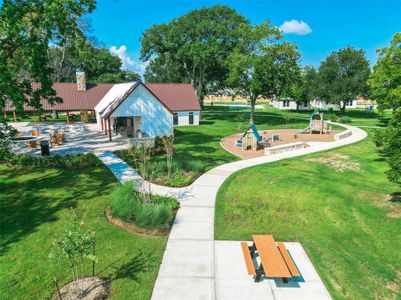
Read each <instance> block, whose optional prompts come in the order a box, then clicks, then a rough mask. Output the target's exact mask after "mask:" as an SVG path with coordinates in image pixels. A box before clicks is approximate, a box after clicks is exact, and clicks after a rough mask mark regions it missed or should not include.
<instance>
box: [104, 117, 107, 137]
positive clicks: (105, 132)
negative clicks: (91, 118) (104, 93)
mask: <svg viewBox="0 0 401 300" xmlns="http://www.w3.org/2000/svg"><path fill="white" fill-rule="evenodd" d="M104 134H105V135H107V119H104Z"/></svg>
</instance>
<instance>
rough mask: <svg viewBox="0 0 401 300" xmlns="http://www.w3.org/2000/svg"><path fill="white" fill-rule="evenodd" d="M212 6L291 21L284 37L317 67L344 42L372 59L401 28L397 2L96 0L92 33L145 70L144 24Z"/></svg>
mask: <svg viewBox="0 0 401 300" xmlns="http://www.w3.org/2000/svg"><path fill="white" fill-rule="evenodd" d="M213 4H226V5H228V6H230V7H232V8H234V9H236V10H237V11H238V12H239V13H240V14H242V15H244V16H245V17H246V18H247V19H249V20H250V21H251V23H261V22H263V21H264V20H266V19H269V20H270V21H271V22H272V23H273V24H274V25H277V26H280V25H282V24H283V23H284V22H285V21H292V20H295V21H292V22H291V23H290V24H289V25H292V26H290V29H289V30H290V31H291V30H292V31H295V33H287V34H285V38H286V39H288V40H290V41H292V42H296V43H297V44H298V46H299V50H300V51H301V54H302V63H303V64H312V65H315V66H318V65H319V63H320V61H322V60H323V59H324V58H325V57H326V56H327V55H328V54H329V53H330V52H331V51H333V50H336V49H339V48H342V47H345V46H348V45H352V46H354V47H357V48H362V49H364V50H365V51H366V56H367V58H368V59H369V60H370V61H371V63H374V62H375V61H376V53H375V51H376V49H377V48H380V47H383V46H386V45H387V44H388V42H389V40H390V39H391V37H392V36H393V34H394V33H395V32H397V31H398V32H399V31H401V0H397V1H388V0H382V1H380V0H376V1H372V0H364V1H361V0H353V1H345V0H339V1H334V0H313V1H301V0H298V1H296V0H292V1H286V0H284V1H283V0H281V1H279V0H276V1H270V0H265V1H262V0H226V1H217V0H216V1H202V0H180V1H179V0H176V1H174V0H164V1H160V0H159V1H152V0H147V1H143V0H98V4H97V9H96V11H95V12H93V13H92V14H90V15H89V16H88V18H89V19H91V20H92V25H93V27H94V32H93V35H95V36H96V37H97V38H98V39H99V40H100V41H101V42H102V43H103V44H104V46H105V47H108V48H111V47H113V48H112V49H113V51H115V52H116V53H118V54H119V55H120V56H121V57H122V58H123V60H124V63H125V66H126V67H127V68H129V69H133V70H136V71H140V70H143V68H144V65H143V64H142V63H141V62H140V61H139V51H140V37H141V34H142V33H143V32H144V31H145V30H146V29H147V28H149V27H150V26H152V25H153V24H155V23H164V22H168V21H169V20H171V19H173V18H176V17H178V16H180V15H182V14H184V13H186V12H188V11H190V10H192V9H194V8H200V7H204V6H212V5H213ZM301 21H303V22H304V23H301ZM305 23H306V24H305ZM287 27H288V26H287ZM309 31H310V32H309ZM308 32H309V33H308ZM297 33H298V34H297ZM299 33H303V35H300V34H299ZM121 46H123V47H121ZM120 47H121V48H120Z"/></svg>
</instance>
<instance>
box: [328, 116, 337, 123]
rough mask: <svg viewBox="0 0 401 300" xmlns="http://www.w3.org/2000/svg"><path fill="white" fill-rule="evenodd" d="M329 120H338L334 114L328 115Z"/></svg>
mask: <svg viewBox="0 0 401 300" xmlns="http://www.w3.org/2000/svg"><path fill="white" fill-rule="evenodd" d="M329 119H330V121H331V122H337V121H338V116H337V115H335V114H331V115H330V117H329Z"/></svg>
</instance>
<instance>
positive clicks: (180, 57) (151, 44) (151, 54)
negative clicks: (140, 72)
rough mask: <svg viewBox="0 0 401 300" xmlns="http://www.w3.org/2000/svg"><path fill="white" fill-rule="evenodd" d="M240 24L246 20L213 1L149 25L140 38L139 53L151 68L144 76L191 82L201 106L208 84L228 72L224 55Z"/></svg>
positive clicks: (214, 83) (245, 22) (215, 82)
mask: <svg viewBox="0 0 401 300" xmlns="http://www.w3.org/2000/svg"><path fill="white" fill-rule="evenodd" d="M242 24H248V21H247V20H246V19H245V18H244V17H243V16H241V15H239V14H238V13H237V12H236V11H235V10H233V9H231V8H229V7H227V6H221V5H215V6H212V7H210V8H201V9H196V10H193V11H191V12H189V13H187V14H185V15H183V16H181V17H179V18H177V19H174V20H172V21H170V22H169V23H166V24H161V25H154V26H152V27H151V28H149V29H148V30H146V31H145V33H144V34H143V36H142V41H141V42H142V49H141V57H142V59H143V60H144V61H149V62H150V64H149V66H148V69H151V71H149V70H147V72H146V73H147V75H146V76H145V77H146V78H149V77H150V78H158V79H163V78H166V77H167V78H166V80H167V81H169V79H170V78H172V77H173V76H174V77H173V78H174V79H178V80H177V81H179V82H190V83H191V84H192V86H193V87H194V89H195V91H196V94H197V97H198V100H199V102H200V104H201V105H202V106H203V98H204V96H205V94H206V92H207V89H208V87H209V86H210V85H216V84H217V83H219V82H220V83H222V82H223V81H224V79H225V78H226V76H227V73H228V70H227V66H226V59H227V56H228V55H229V53H230V52H231V50H232V49H233V48H234V47H235V46H236V45H237V38H236V37H235V35H233V33H234V32H235V30H236V29H237V28H238V27H240V26H241V25H242ZM170 69H171V70H174V72H176V73H174V75H173V74H172V73H171V72H169V71H168V70H170ZM166 70H167V72H168V73H166V74H167V75H168V76H165V75H166V74H164V73H165V72H166ZM160 73H161V74H160Z"/></svg>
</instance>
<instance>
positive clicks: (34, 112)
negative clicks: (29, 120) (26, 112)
mask: <svg viewBox="0 0 401 300" xmlns="http://www.w3.org/2000/svg"><path fill="white" fill-rule="evenodd" d="M33 123H35V124H36V111H35V110H34V111H33Z"/></svg>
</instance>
